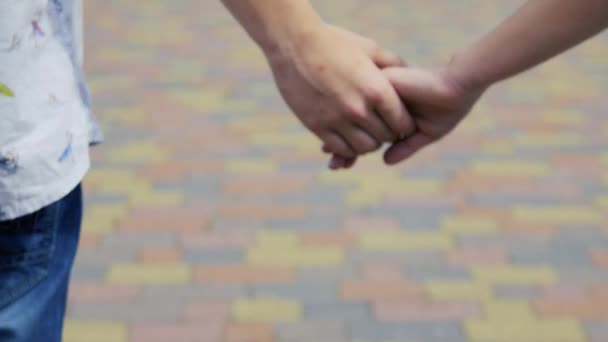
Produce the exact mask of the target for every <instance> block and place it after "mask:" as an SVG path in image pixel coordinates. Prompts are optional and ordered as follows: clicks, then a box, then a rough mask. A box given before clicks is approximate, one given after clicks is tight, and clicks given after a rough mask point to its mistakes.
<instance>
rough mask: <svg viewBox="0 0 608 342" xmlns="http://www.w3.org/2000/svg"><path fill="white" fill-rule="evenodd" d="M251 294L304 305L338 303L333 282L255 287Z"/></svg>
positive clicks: (336, 291)
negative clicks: (295, 300)
mask: <svg viewBox="0 0 608 342" xmlns="http://www.w3.org/2000/svg"><path fill="white" fill-rule="evenodd" d="M253 294H254V295H255V296H261V297H269V296H270V297H285V298H290V299H297V300H301V301H303V302H305V303H338V302H340V299H339V295H338V285H337V283H335V282H327V281H325V282H319V281H299V282H296V283H294V284H284V285H255V286H253Z"/></svg>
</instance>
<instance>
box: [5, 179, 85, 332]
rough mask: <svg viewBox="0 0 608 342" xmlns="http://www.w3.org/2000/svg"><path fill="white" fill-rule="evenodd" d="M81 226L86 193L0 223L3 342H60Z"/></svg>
mask: <svg viewBox="0 0 608 342" xmlns="http://www.w3.org/2000/svg"><path fill="white" fill-rule="evenodd" d="M81 221H82V190H81V187H80V186H78V187H77V188H76V189H74V190H73V191H72V192H71V193H70V194H69V195H67V196H66V197H64V198H63V199H61V200H59V201H57V202H55V203H53V204H51V205H49V206H47V207H45V208H43V209H41V210H39V211H37V212H35V213H33V214H31V215H27V216H24V217H21V218H18V219H16V220H12V221H4V222H0V341H2V342H60V341H61V335H62V330H63V320H64V316H65V307H66V302H67V293H68V284H69V279H70V271H71V268H72V264H73V261H74V257H75V255H76V249H77V247H78V239H79V236H80V225H81Z"/></svg>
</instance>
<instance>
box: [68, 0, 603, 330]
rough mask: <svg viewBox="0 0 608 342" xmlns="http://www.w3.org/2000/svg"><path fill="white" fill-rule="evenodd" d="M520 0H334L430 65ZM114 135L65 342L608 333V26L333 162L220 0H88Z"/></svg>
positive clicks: (90, 202)
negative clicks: (472, 103) (387, 146)
mask: <svg viewBox="0 0 608 342" xmlns="http://www.w3.org/2000/svg"><path fill="white" fill-rule="evenodd" d="M521 2H522V1H498V0H491V1H490V0H461V1H440V0H427V1H413V0H385V1H363V0H332V1H316V4H317V7H318V8H319V10H320V11H321V12H322V13H323V15H324V16H325V17H326V18H327V19H328V20H330V21H331V22H334V23H338V24H341V25H344V26H346V27H349V28H351V29H353V30H355V31H358V32H364V33H366V34H368V35H369V36H371V37H374V38H375V39H377V40H378V41H379V42H380V43H381V44H383V45H386V46H389V47H392V48H393V49H395V50H396V51H398V52H400V53H401V54H403V56H405V57H406V58H407V59H408V60H409V61H410V62H411V63H413V64H418V65H436V64H438V63H441V62H443V61H445V60H446V59H448V58H449V56H450V54H451V53H452V51H455V50H458V49H460V48H462V47H463V46H464V45H465V44H467V43H469V42H471V41H472V40H473V39H474V38H475V37H477V36H478V35H479V34H480V33H481V32H483V31H486V30H488V29H489V28H491V27H492V25H493V23H495V22H497V21H498V20H499V19H500V18H502V17H504V16H506V15H508V14H509V13H510V12H511V11H512V10H513V9H515V8H516V6H517V5H518V4H519V3H521ZM86 20H87V54H86V55H87V62H86V69H87V73H88V76H89V80H90V84H91V87H92V91H93V94H94V98H95V109H96V112H97V114H98V115H99V117H100V118H101V120H102V123H103V126H104V128H105V131H106V134H107V142H106V143H105V144H104V145H103V146H102V147H99V148H96V149H95V150H94V169H93V171H92V172H91V173H90V174H89V176H88V177H87V179H86V181H85V189H86V193H87V200H86V208H87V211H86V216H85V220H84V232H83V236H82V244H81V250H80V254H79V256H78V260H77V265H76V268H75V271H74V280H73V284H72V288H71V295H70V305H69V319H68V322H67V327H66V337H65V341H67V342H96V341H103V342H126V341H132V342H136V341H141V342H156V341H159V342H167V341H171V342H182V341H184V342H185V341H188V342H190V341H195V342H347V341H349V342H355V341H356V342H387V341H391V342H444V341H445V342H448V341H449V342H465V341H470V342H606V341H608V229H607V227H608V171H607V170H608V116H607V113H606V112H607V110H608V101H606V94H607V93H608V77H606V75H608V63H606V56H608V36H607V35H603V36H601V37H599V38H598V39H596V40H593V41H591V42H588V43H586V44H584V45H582V46H581V47H580V48H579V49H577V50H576V51H573V52H570V53H568V54H566V55H564V56H563V57H560V58H559V59H557V60H554V61H553V62H551V63H549V64H546V65H544V66H543V67H542V68H539V69H537V70H535V71H533V72H530V73H528V74H526V75H525V76H524V77H521V78H519V79H517V80H514V81H512V82H509V83H505V84H502V85H499V86H497V87H495V88H494V89H492V90H491V91H490V93H489V94H488V96H487V97H486V98H485V99H484V100H483V101H482V102H481V104H480V105H479V106H478V107H477V109H476V110H475V112H474V113H473V114H472V115H471V117H470V118H469V119H468V120H467V121H466V122H465V123H464V124H463V126H462V127H460V128H459V129H458V130H457V131H456V132H455V133H454V134H453V135H452V136H451V137H449V138H447V139H446V140H445V141H444V142H442V143H441V144H440V145H437V146H434V147H432V148H430V149H428V150H427V151H425V152H424V153H422V154H420V155H419V156H417V157H416V158H414V159H413V160H411V161H410V162H408V163H406V164H404V165H401V166H399V167H396V168H390V169H389V168H385V167H384V166H383V165H382V163H381V160H380V158H379V157H377V156H372V157H368V158H365V159H364V160H363V161H362V163H361V164H360V165H359V166H358V167H357V168H356V169H355V170H353V171H349V172H341V173H330V172H328V171H326V169H325V163H326V160H325V157H324V156H322V155H321V154H320V146H319V143H318V142H317V141H316V140H315V139H314V138H312V137H311V136H310V134H308V133H307V132H305V131H304V130H303V129H302V127H301V126H300V125H299V124H298V122H297V121H296V119H295V118H294V117H293V116H292V115H291V114H290V113H289V111H288V110H287V108H286V106H285V105H284V104H283V103H282V101H281V100H280V98H279V97H278V94H277V91H276V90H275V87H274V85H273V82H272V79H271V76H270V74H269V70H268V68H267V66H266V64H265V61H264V59H263V57H262V55H261V54H260V52H259V51H258V50H257V48H256V47H255V46H254V45H253V44H252V43H251V42H250V41H249V40H248V39H247V38H246V36H245V34H244V33H243V32H242V30H241V29H240V28H239V27H238V26H237V25H235V23H234V21H233V20H232V19H231V18H230V17H229V16H228V15H227V14H226V12H225V11H224V10H223V9H222V7H221V5H220V4H219V1H193V0H173V1H160V0H146V1H119V0H106V1H96V0H95V1H94V0H91V1H88V2H87V9H86Z"/></svg>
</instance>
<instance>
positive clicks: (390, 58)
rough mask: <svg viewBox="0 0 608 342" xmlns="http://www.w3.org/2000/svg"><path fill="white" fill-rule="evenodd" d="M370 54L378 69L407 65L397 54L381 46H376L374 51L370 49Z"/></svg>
mask: <svg viewBox="0 0 608 342" xmlns="http://www.w3.org/2000/svg"><path fill="white" fill-rule="evenodd" d="M371 56H372V60H373V61H374V63H375V64H376V66H377V67H378V68H380V69H384V68H389V67H405V66H407V62H405V61H404V60H403V59H402V58H401V57H400V56H399V55H397V54H396V53H394V52H392V51H390V50H387V49H383V48H381V47H376V48H375V49H374V51H372V55H371Z"/></svg>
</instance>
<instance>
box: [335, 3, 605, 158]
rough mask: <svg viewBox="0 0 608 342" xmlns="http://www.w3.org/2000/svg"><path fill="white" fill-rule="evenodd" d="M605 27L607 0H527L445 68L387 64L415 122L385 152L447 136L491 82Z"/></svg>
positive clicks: (408, 150)
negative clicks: (412, 129)
mask: <svg viewBox="0 0 608 342" xmlns="http://www.w3.org/2000/svg"><path fill="white" fill-rule="evenodd" d="M607 26H608V1H607V0H530V1H528V2H527V3H526V4H524V5H523V6H522V7H521V8H520V9H519V10H518V11H517V12H516V13H515V14H514V15H513V16H511V17H510V18H509V19H507V20H505V21H504V22H503V23H502V24H501V25H499V26H498V27H497V28H496V29H495V30H494V31H492V32H490V33H489V34H487V35H485V36H484V37H483V38H481V39H480V40H479V41H478V42H476V43H475V44H473V45H472V46H471V47H469V48H468V49H465V50H464V51H463V52H461V53H459V54H457V55H456V56H455V57H454V58H453V59H452V61H451V62H450V63H449V64H448V65H447V66H446V67H444V68H441V69H439V70H426V69H420V68H389V69H386V70H385V74H386V76H387V77H388V78H389V79H390V80H391V83H392V84H393V86H394V87H395V89H397V92H398V93H399V94H400V96H401V98H402V99H403V101H405V102H406V103H407V105H408V108H409V109H410V111H411V112H412V115H413V117H414V121H415V125H416V132H415V133H414V134H413V135H411V136H409V137H408V138H406V139H404V140H402V141H400V142H398V143H396V144H394V145H393V146H392V147H391V148H390V149H389V150H388V151H387V152H386V154H385V159H386V161H387V162H388V163H389V164H396V163H399V162H401V161H403V160H405V159H407V158H409V157H411V156H412V155H413V154H415V153H416V152H418V151H419V150H420V149H422V148H424V147H425V146H428V145H429V144H432V143H434V142H436V141H438V140H439V139H441V138H442V137H444V136H445V135H447V134H448V133H449V132H451V131H452V130H453V129H454V128H455V127H456V126H457V125H458V123H459V122H460V121H461V120H462V119H464V118H465V117H466V115H467V114H468V113H469V112H470V111H471V109H472V108H473V106H474V105H475V103H476V102H477V100H478V99H479V98H480V96H482V94H483V93H484V91H485V90H486V89H487V88H488V87H490V86H491V85H492V84H494V83H496V82H499V81H502V80H504V79H506V78H509V77H512V76H514V75H517V74H518V73H521V72H523V71H525V70H527V69H529V68H532V67H534V66H536V65H538V64H540V63H542V62H544V61H546V60H548V59H550V58H552V57H554V56H556V55H558V54H559V53H561V52H563V51H565V50H567V49H569V48H571V47H573V46H575V45H577V44H579V43H581V42H583V41H584V40H586V39H588V38H590V37H592V36H594V35H595V34H597V33H599V32H600V31H602V30H603V29H604V28H606V27H607ZM333 163H334V164H335V165H338V167H348V166H349V165H350V160H349V159H343V158H338V157H334V159H333Z"/></svg>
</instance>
